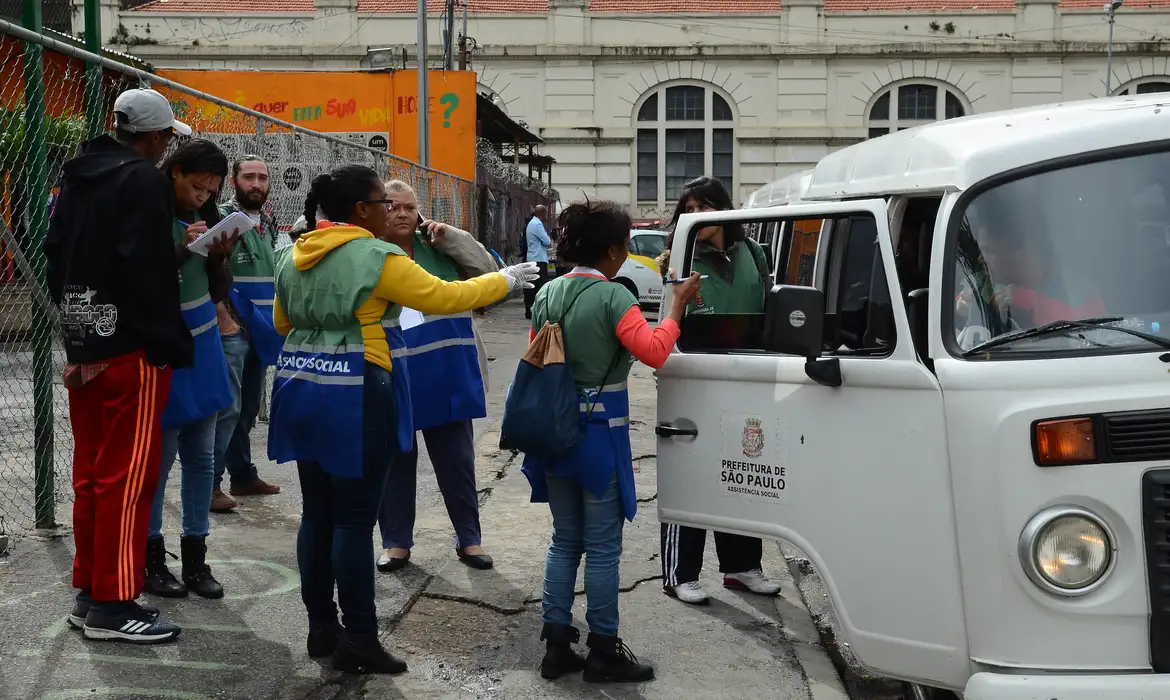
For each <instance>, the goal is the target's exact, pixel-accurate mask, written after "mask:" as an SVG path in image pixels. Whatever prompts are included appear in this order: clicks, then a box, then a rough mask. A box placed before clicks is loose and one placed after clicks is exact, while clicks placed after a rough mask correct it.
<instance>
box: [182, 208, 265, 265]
mask: <svg viewBox="0 0 1170 700" xmlns="http://www.w3.org/2000/svg"><path fill="white" fill-rule="evenodd" d="M255 227H256V224H255V223H254V222H253V221H252V217H250V216H248V215H247V214H245V213H243V212H241V211H234V212H232V213H231V214H228V215H227V216H225V217H224V218H223V220H222V221H220V222H219V223H218V224H216V225H215V226H212V227H211V228H209V229H207V230H206V231H204V232H203V233H202V234H200V236H199V238H196V239H195V240H193V241H191V242H190V243H189V244H188V245H187V250H189V251H191V252H192V253H195V254H196V255H202V256H203V257H205V258H206V257H207V253H208V251H210V250H211V244H212V243H214V242H215V240H216V239H217V238H220V237H221V236H223V235H224V234H225V233H226V234H227V236H228V238H231V237H232V236H234V235H237V234H243V233H244V231H247V230H248V229H250V228H255Z"/></svg>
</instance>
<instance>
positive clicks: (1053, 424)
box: [1036, 418, 1097, 467]
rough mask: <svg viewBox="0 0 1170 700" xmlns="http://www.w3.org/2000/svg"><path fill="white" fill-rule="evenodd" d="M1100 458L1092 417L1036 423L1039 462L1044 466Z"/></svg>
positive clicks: (1077, 462)
mask: <svg viewBox="0 0 1170 700" xmlns="http://www.w3.org/2000/svg"><path fill="white" fill-rule="evenodd" d="M1095 461H1097V442H1096V440H1095V439H1094V437H1093V420H1092V419H1091V418H1064V419H1061V420H1050V421H1042V422H1040V423H1037V424H1036V463H1037V464H1039V465H1040V466H1042V467H1055V466H1060V465H1062V464H1082V463H1085V462H1095Z"/></svg>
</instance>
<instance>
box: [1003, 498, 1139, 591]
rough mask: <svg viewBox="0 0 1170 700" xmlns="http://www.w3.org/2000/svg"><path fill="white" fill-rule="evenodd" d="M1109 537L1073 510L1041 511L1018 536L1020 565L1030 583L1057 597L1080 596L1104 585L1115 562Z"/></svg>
mask: <svg viewBox="0 0 1170 700" xmlns="http://www.w3.org/2000/svg"><path fill="white" fill-rule="evenodd" d="M1115 547H1116V544H1115V541H1114V539H1113V534H1112V533H1111V532H1110V531H1109V527H1108V526H1107V525H1106V524H1105V521H1104V520H1102V519H1101V518H1099V517H1098V516H1097V515H1096V514H1095V513H1093V512H1091V511H1088V510H1085V509H1084V508H1080V507H1077V506H1053V507H1051V508H1045V509H1044V510H1042V511H1040V512H1039V513H1037V514H1036V515H1034V516H1032V519H1031V520H1029V521H1028V524H1027V526H1025V527H1024V531H1023V532H1021V533H1020V545H1019V554H1020V564H1022V565H1023V567H1024V572H1025V573H1027V574H1028V578H1030V579H1032V583H1035V584H1036V585H1037V586H1039V587H1041V588H1043V589H1044V590H1046V591H1048V592H1050V593H1055V594H1056V595H1061V596H1078V595H1084V594H1086V593H1088V592H1090V591H1092V590H1094V589H1096V588H1097V587H1098V586H1100V585H1101V584H1102V583H1103V582H1104V581H1105V578H1106V576H1107V575H1108V574H1109V572H1110V571H1111V570H1112V569H1113V563H1114V560H1115V558H1116V553H1115V550H1114V548H1115Z"/></svg>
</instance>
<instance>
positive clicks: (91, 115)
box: [85, 0, 106, 139]
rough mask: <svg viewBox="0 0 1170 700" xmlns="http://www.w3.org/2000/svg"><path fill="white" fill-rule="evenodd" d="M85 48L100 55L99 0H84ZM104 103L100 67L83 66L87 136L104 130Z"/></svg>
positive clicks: (92, 136)
mask: <svg viewBox="0 0 1170 700" xmlns="http://www.w3.org/2000/svg"><path fill="white" fill-rule="evenodd" d="M85 50H86V51H89V52H90V53H92V54H97V55H98V56H100V55H102V5H101V0H85ZM105 116H106V114H105V105H104V104H103V102H102V67H101V66H100V65H99V64H97V63H90V64H87V65H86V67H85V123H86V124H87V125H88V127H89V136H88V138H91V139H92V138H97V137H98V136H101V135H102V133H103V132H104V131H105V130H106V119H105Z"/></svg>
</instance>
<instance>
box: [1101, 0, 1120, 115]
mask: <svg viewBox="0 0 1170 700" xmlns="http://www.w3.org/2000/svg"><path fill="white" fill-rule="evenodd" d="M1122 1H1123V0H1113V1H1112V2H1110V3H1109V4H1107V5H1106V6H1105V12H1106V13H1108V14H1109V49H1108V54H1107V55H1106V58H1105V96H1106V97H1109V96H1110V95H1112V94H1113V17H1114V15H1116V14H1117V11H1118V10H1120V9H1121V3H1122Z"/></svg>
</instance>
